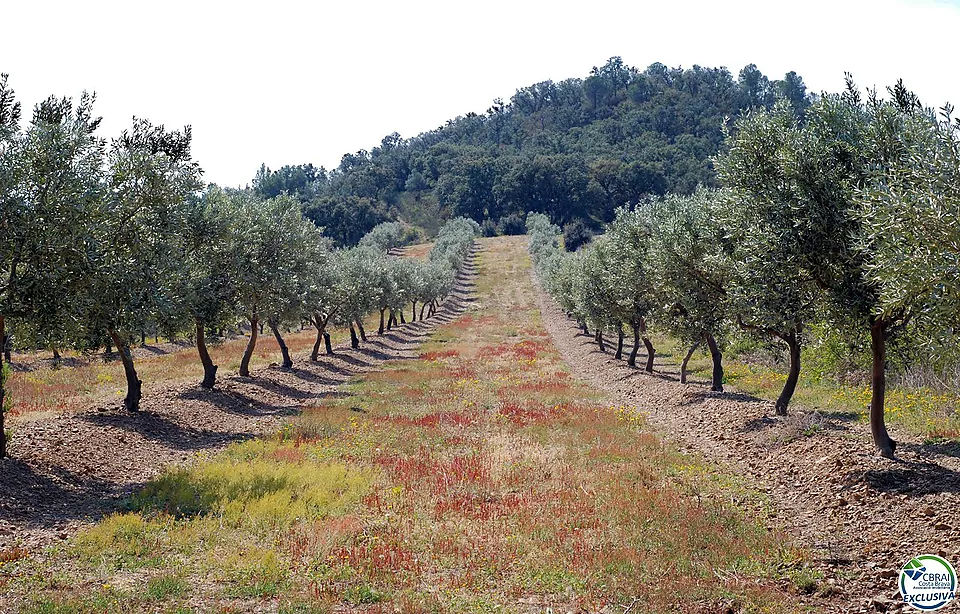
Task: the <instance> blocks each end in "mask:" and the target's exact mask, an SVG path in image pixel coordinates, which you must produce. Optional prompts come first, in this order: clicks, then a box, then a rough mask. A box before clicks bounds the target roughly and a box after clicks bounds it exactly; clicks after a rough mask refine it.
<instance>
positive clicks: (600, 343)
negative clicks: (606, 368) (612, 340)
mask: <svg viewBox="0 0 960 614" xmlns="http://www.w3.org/2000/svg"><path fill="white" fill-rule="evenodd" d="M594 339H595V340H596V342H597V345H598V346H599V347H600V351H601V352H606V351H607V348H605V347H604V346H603V329H602V328H598V329H597V335H596V336H595V337H594Z"/></svg>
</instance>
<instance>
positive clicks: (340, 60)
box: [0, 0, 960, 186]
mask: <svg viewBox="0 0 960 614" xmlns="http://www.w3.org/2000/svg"><path fill="white" fill-rule="evenodd" d="M958 33H960V6H958V4H955V3H950V2H934V1H932V0H926V1H914V2H911V1H908V0H900V1H896V0H866V1H860V0H829V1H821V0H812V1H808V2H790V3H786V2H783V3H781V2H770V1H762V2H751V1H746V0H730V1H727V2H716V1H704V2H693V1H682V0H661V1H658V2H648V1H640V0H633V1H630V2H627V1H625V0H617V1H609V0H591V1H590V2H566V1H562V0H560V1H556V0H555V1H554V2H546V1H541V2H526V1H524V0H485V1H484V2H479V3H460V2H453V1H450V0H446V1H435V2H434V1H425V0H403V1H397V0H392V1H390V0H388V1H379V0H377V1H366V2H357V1H353V2H352V1H350V0H346V1H343V0H341V1H339V2H329V1H322V0H321V1H302V2H294V1H292V0H273V1H272V2H249V1H247V0H237V1H232V2H229V1H223V2H214V1H211V0H190V1H184V0H165V1H164V2H131V1H129V0H127V1H124V2H111V1H108V0H86V1H84V2H77V1H76V0H67V1H64V0H48V1H45V2H16V3H7V5H6V6H4V9H3V24H2V27H0V72H6V73H9V74H10V83H11V85H12V86H13V88H14V89H15V90H16V92H17V98H18V99H19V100H20V101H21V102H22V103H23V106H24V110H25V111H26V113H25V115H26V116H27V117H28V118H29V109H31V108H32V107H33V105H34V104H36V103H37V102H39V101H40V100H42V99H44V98H46V97H47V96H49V95H51V94H56V95H58V96H73V97H77V96H78V95H79V94H80V92H82V91H83V90H90V91H95V92H96V93H97V105H96V107H95V110H96V111H97V113H99V114H100V115H102V116H103V117H104V122H103V124H102V128H101V133H102V135H103V136H116V135H117V134H119V133H120V131H121V130H123V129H124V128H125V127H127V126H128V125H129V124H130V120H131V118H132V117H133V116H134V115H137V116H140V117H146V118H148V119H150V120H151V121H153V122H155V123H163V124H166V125H167V126H168V127H174V126H182V125H184V124H191V125H192V126H193V134H194V150H193V153H194V158H195V159H197V160H198V161H199V162H200V164H201V166H202V167H203V168H204V170H205V177H206V180H207V181H213V182H217V183H219V184H221V185H228V186H243V185H246V184H247V183H249V181H250V180H251V179H252V177H253V175H254V173H255V172H256V170H257V168H258V167H259V166H260V163H261V162H265V163H266V164H267V166H269V167H271V168H278V167H280V166H282V165H284V164H299V163H306V162H312V163H313V164H315V165H317V166H320V165H324V166H326V167H327V168H332V167H335V166H337V165H338V164H339V162H340V157H341V156H342V155H343V154H344V153H346V152H355V151H357V150H359V149H371V148H372V147H374V146H376V145H377V144H379V142H380V140H381V139H382V138H383V137H384V136H385V135H387V134H389V133H391V132H394V131H397V132H399V133H400V134H401V135H402V136H403V137H410V136H414V135H416V134H418V133H420V132H423V131H425V130H430V129H433V128H436V127H438V126H440V125H441V124H443V123H444V122H445V121H446V120H447V119H450V118H453V117H455V116H457V115H462V114H464V113H467V112H469V111H475V112H478V113H482V112H483V111H485V110H486V109H487V108H488V107H489V106H490V102H491V101H492V100H493V99H494V98H496V97H502V98H504V99H505V100H506V99H509V97H510V96H511V95H512V94H513V93H514V92H515V91H516V90H517V89H518V88H520V87H523V86H526V85H529V84H531V83H535V82H538V81H544V80H546V79H553V80H555V81H559V80H562V79H565V78H568V77H584V76H586V75H587V74H588V73H589V71H590V68H591V67H593V66H595V65H601V64H603V63H604V62H605V61H606V60H607V58H609V57H610V56H614V55H619V56H621V57H623V59H624V61H625V62H626V63H627V64H630V65H633V66H637V67H639V68H644V67H646V66H647V65H649V64H651V63H653V62H662V63H664V64H666V65H668V66H671V67H676V66H683V67H689V66H692V65H693V64H700V65H701V66H726V67H728V68H729V69H730V70H731V72H733V74H734V76H736V74H737V73H738V72H739V70H740V69H741V68H742V67H743V66H744V65H746V64H748V63H751V62H753V63H755V64H757V66H758V67H759V68H760V70H761V71H763V72H764V74H766V75H767V76H769V77H771V78H780V77H782V76H783V74H784V73H786V72H787V71H789V70H795V71H797V72H798V73H799V74H800V75H801V76H802V77H803V78H804V81H805V82H806V83H807V86H808V87H809V88H810V89H811V90H813V91H823V90H827V91H837V90H839V89H840V88H841V87H842V86H843V73H844V71H850V72H852V73H853V74H854V77H855V78H856V80H857V82H858V83H860V84H861V85H863V86H874V85H876V86H879V87H881V88H882V87H884V86H886V85H890V84H892V83H893V82H894V81H895V80H896V79H897V78H899V77H903V78H904V80H905V82H906V84H907V86H908V87H910V88H912V89H913V90H915V91H916V92H917V93H918V95H919V96H920V98H921V100H922V101H923V102H924V103H925V104H927V105H932V106H940V105H942V104H943V103H944V102H946V101H948V100H950V101H953V102H954V103H955V104H956V105H957V106H960V83H958V82H957V80H956V75H957V72H956V53H955V52H956V48H955V41H956V40H957V38H956V37H957V34H958Z"/></svg>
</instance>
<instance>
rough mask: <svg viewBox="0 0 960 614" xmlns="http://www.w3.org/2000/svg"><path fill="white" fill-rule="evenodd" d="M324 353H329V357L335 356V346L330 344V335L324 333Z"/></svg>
mask: <svg viewBox="0 0 960 614" xmlns="http://www.w3.org/2000/svg"><path fill="white" fill-rule="evenodd" d="M323 351H324V352H326V353H327V356H331V355H332V354H333V345H332V344H331V343H330V333H328V332H324V333H323Z"/></svg>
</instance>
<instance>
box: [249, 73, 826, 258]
mask: <svg viewBox="0 0 960 614" xmlns="http://www.w3.org/2000/svg"><path fill="white" fill-rule="evenodd" d="M778 98H785V99H786V100H788V101H789V103H790V105H791V106H792V108H793V109H794V110H795V111H796V112H800V111H801V110H802V109H803V108H805V107H806V106H807V105H808V104H809V100H808V96H807V91H806V86H805V85H804V83H803V79H802V78H801V77H800V76H799V75H797V74H796V73H794V72H790V73H788V74H787V75H785V76H784V78H783V79H782V80H772V79H770V78H768V77H767V76H765V75H764V74H762V73H761V72H760V71H759V70H758V69H757V67H756V66H755V65H753V64H750V65H749V66H746V67H745V68H743V69H742V70H741V71H740V72H739V74H738V75H737V76H736V77H734V75H733V74H732V73H731V72H730V71H729V70H727V69H726V68H703V67H700V66H694V67H693V68H688V69H683V68H668V67H666V66H664V65H663V64H659V63H656V64H651V65H650V66H649V67H647V68H646V69H645V70H638V69H636V68H633V67H630V66H627V65H625V64H624V63H623V61H622V60H621V59H620V58H619V57H614V58H611V59H610V60H609V61H608V62H607V63H606V64H604V65H603V66H602V67H599V68H597V67H595V68H594V69H593V70H592V71H591V73H590V75H589V76H587V77H586V78H573V79H566V80H564V81H560V82H558V83H554V82H553V81H543V82H541V83H535V84H533V85H530V86H527V87H523V88H521V89H519V90H517V93H516V94H515V95H514V96H513V97H512V98H511V99H510V100H509V101H503V100H500V99H497V100H494V102H493V104H492V105H491V106H490V108H489V109H487V111H486V113H484V114H482V115H478V114H476V113H468V114H466V115H464V116H460V117H457V118H455V119H452V120H449V121H447V122H446V123H445V124H444V125H443V126H440V127H439V128H437V129H436V130H432V131H429V132H425V133H423V134H420V135H418V136H416V137H413V138H410V139H406V140H405V139H402V138H401V137H400V135H399V134H396V133H394V134H391V135H389V136H387V137H385V138H384V139H383V141H382V142H381V143H380V146H378V147H374V148H373V149H372V150H370V151H365V150H361V151H358V152H357V153H354V154H347V155H345V156H343V159H342V161H341V162H340V166H339V167H337V168H336V169H334V170H331V171H327V170H326V169H324V168H316V167H314V166H313V165H310V164H306V165H298V166H284V167H283V168H280V169H279V170H271V169H269V168H267V167H266V166H262V167H261V168H260V170H259V171H258V172H257V175H256V177H255V178H254V180H253V189H254V190H255V191H256V192H257V193H258V194H259V196H261V197H262V198H271V197H275V196H278V195H280V194H281V193H283V192H285V191H286V192H288V193H290V194H292V195H296V196H298V197H299V198H300V199H301V201H302V202H303V203H304V204H305V212H306V214H307V216H308V217H310V218H311V219H312V220H313V221H314V222H315V223H317V224H318V225H320V226H322V227H324V228H325V229H326V231H327V234H329V235H330V236H332V237H333V238H334V239H335V240H337V241H338V242H340V243H342V244H351V243H355V242H356V241H358V240H359V239H360V237H362V236H363V235H364V234H365V233H366V232H367V231H369V230H370V229H371V228H373V226H375V225H376V224H378V223H380V222H383V221H387V220H393V219H400V220H403V221H406V222H409V223H411V224H414V225H417V226H421V227H423V228H425V229H427V230H428V231H433V230H435V229H436V228H437V226H438V225H439V223H440V222H441V221H442V220H443V219H445V218H448V217H451V216H466V217H470V218H472V219H474V220H476V221H477V222H484V221H485V220H491V222H488V227H491V226H492V224H494V223H498V222H501V221H503V222H504V223H505V224H509V221H508V220H509V216H514V215H521V214H525V213H526V212H527V211H531V210H532V211H536V212H541V213H546V214H547V215H549V216H550V218H551V220H552V221H553V222H554V223H557V224H560V225H561V226H563V225H566V224H568V223H570V222H572V221H574V220H578V219H582V220H584V221H585V222H586V224H587V225H588V226H599V225H600V224H602V223H604V222H609V221H610V220H612V219H613V212H614V210H615V209H616V208H617V207H618V206H621V205H623V204H625V203H627V202H636V201H637V200H638V199H640V198H641V197H643V196H644V195H648V194H664V193H667V192H678V193H684V194H688V193H691V192H692V191H693V190H694V189H696V187H697V186H698V185H707V186H712V185H714V184H715V174H714V170H713V167H712V164H711V161H710V160H711V157H712V156H714V155H715V154H716V153H717V151H718V149H719V147H720V144H721V142H722V141H723V124H724V119H725V118H731V119H733V118H736V117H737V116H739V115H740V114H741V113H742V112H743V111H744V110H745V109H748V108H751V107H765V108H769V107H771V106H772V105H773V103H774V102H775V101H776V100H777V99H778ZM504 218H508V220H504Z"/></svg>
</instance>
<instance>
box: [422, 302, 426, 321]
mask: <svg viewBox="0 0 960 614" xmlns="http://www.w3.org/2000/svg"><path fill="white" fill-rule="evenodd" d="M426 308H427V304H426V303H423V304H421V305H420V319H421V320H423V310H424V309H426Z"/></svg>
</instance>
